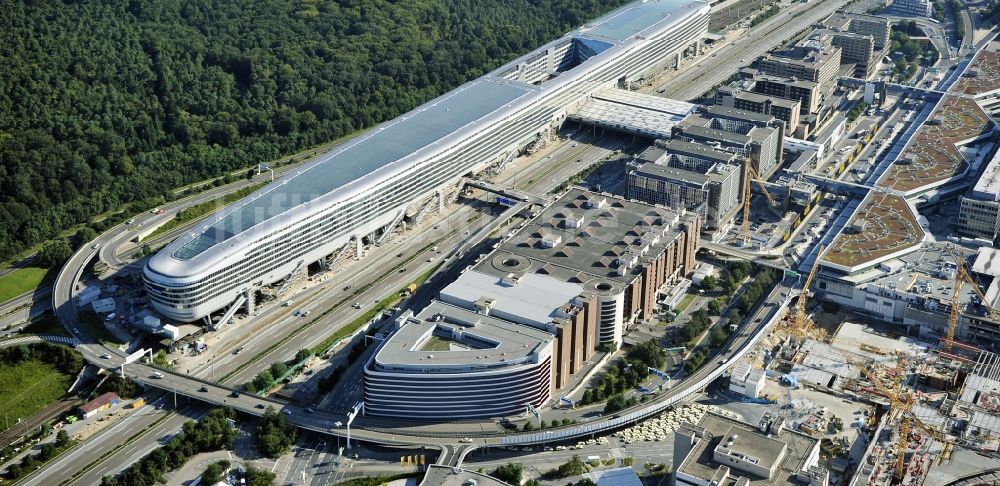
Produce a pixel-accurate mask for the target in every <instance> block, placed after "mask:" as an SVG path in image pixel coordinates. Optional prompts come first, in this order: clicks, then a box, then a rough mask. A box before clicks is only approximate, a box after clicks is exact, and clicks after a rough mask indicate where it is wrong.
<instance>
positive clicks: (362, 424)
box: [125, 276, 799, 465]
mask: <svg viewBox="0 0 1000 486" xmlns="http://www.w3.org/2000/svg"><path fill="white" fill-rule="evenodd" d="M798 280H799V279H798V278H797V277H794V276H786V277H785V278H784V279H783V280H782V282H781V283H780V284H779V285H777V286H775V287H774V288H773V290H772V291H771V292H770V293H769V294H768V295H767V297H766V298H765V300H764V301H762V302H761V303H759V304H758V306H757V307H756V308H755V309H754V310H753V311H751V313H750V316H748V317H747V318H746V319H745V320H744V322H743V324H741V326H740V328H739V329H737V331H736V332H734V333H733V334H732V335H731V336H730V339H729V341H728V342H727V343H726V345H725V346H724V348H723V350H722V352H721V353H720V354H719V355H718V356H716V357H715V358H713V359H714V360H713V361H712V362H711V363H709V364H707V365H706V366H704V367H702V368H701V369H699V370H698V371H696V372H694V373H693V374H691V375H690V376H687V377H685V378H684V380H682V381H680V382H678V383H677V384H676V385H675V386H674V387H673V388H672V389H670V390H669V391H667V392H666V393H664V394H663V395H660V396H659V397H656V398H654V399H653V400H651V401H649V402H647V403H645V404H642V405H640V406H637V407H633V408H632V409H629V410H625V411H623V412H622V413H621V414H619V415H617V416H615V417H609V418H602V419H598V420H594V421H589V422H585V423H581V424H576V425H572V426H568V427H559V428H554V429H550V430H546V431H543V432H537V433H506V434H505V433H503V432H502V431H500V430H494V431H491V430H482V431H480V432H478V433H475V432H472V431H470V430H468V429H455V428H453V426H452V424H437V425H431V424H429V425H427V426H421V425H420V424H398V426H396V427H393V428H382V427H379V426H378V425H376V424H379V425H381V424H382V423H383V422H381V421H378V420H371V419H368V418H367V417H360V416H359V417H358V418H357V419H356V420H355V421H354V422H353V424H352V426H351V430H350V436H351V438H352V439H355V440H363V441H366V442H374V443H379V444H387V445H398V446H421V445H422V446H450V448H448V449H447V451H448V453H447V454H446V456H447V457H446V463H450V464H452V465H455V464H456V463H458V462H459V461H460V459H461V458H462V457H463V456H464V454H465V453H467V452H468V451H470V450H472V449H474V448H477V447H485V446H498V445H503V446H506V445H531V444H542V443H550V442H558V441H565V440H570V439H574V438H577V437H583V436H587V435H591V434H594V433H602V432H606V431H611V430H615V429H618V428H621V427H626V426H628V425H631V424H633V423H635V422H638V421H641V420H645V419H647V418H649V417H652V416H654V415H656V414H658V413H660V412H662V411H663V410H666V408H667V407H670V406H672V405H674V404H676V403H678V402H680V401H682V400H684V399H686V398H687V397H688V396H689V395H691V394H692V393H697V392H699V391H701V390H703V389H704V388H705V387H707V386H708V385H709V384H710V383H711V382H712V381H714V380H715V379H717V378H719V377H720V376H721V375H722V374H723V373H725V371H726V370H727V369H728V368H729V367H730V366H732V365H733V364H735V363H736V362H737V361H739V360H740V359H741V358H743V357H744V356H745V355H746V354H747V353H748V352H750V350H751V349H753V347H754V346H755V345H756V344H757V342H758V341H759V340H760V339H761V338H762V337H763V336H765V335H766V334H767V333H768V332H769V331H770V329H771V327H772V326H774V325H775V324H776V323H777V322H778V321H779V320H780V319H781V318H782V317H784V315H785V312H786V310H787V305H788V303H789V302H790V301H791V299H793V298H794V297H796V296H797V295H798V294H799V290H798V289H796V288H795V287H796V286H797V285H798ZM125 373H126V376H128V377H129V378H131V379H133V380H135V381H137V382H139V383H142V384H143V385H145V386H150V387H154V388H157V389H160V390H164V391H166V392H169V393H177V394H179V395H184V396H186V397H190V398H192V399H195V400H199V401H202V402H206V403H210V404H213V405H222V406H230V407H233V408H235V409H237V410H239V411H241V412H244V413H247V414H250V415H257V416H260V415H262V414H263V413H264V411H265V410H266V408H267V407H268V406H271V407H274V408H275V409H278V410H280V411H281V413H284V414H286V415H287V416H288V420H289V423H291V424H293V425H295V426H296V427H299V428H301V429H304V430H310V431H313V432H317V433H322V434H330V435H335V436H340V437H346V436H347V435H348V430H347V427H346V423H347V416H346V415H345V414H337V413H330V412H326V411H319V410H316V411H313V412H309V410H308V409H306V408H305V407H301V406H297V405H293V404H289V403H285V402H280V401H277V400H272V399H268V398H262V397H258V396H253V395H247V394H238V395H237V394H235V393H234V392H233V389H232V388H229V387H226V386H223V385H220V384H217V383H213V382H210V381H206V380H200V379H196V378H193V377H190V376H186V375H182V374H177V373H173V372H170V371H166V370H161V369H159V368H156V367H153V366H149V365H145V364H138V363H137V364H130V365H126V369H125ZM458 425H461V424H458ZM466 437H468V438H470V440H471V441H472V442H471V443H468V444H466V445H464V446H459V447H454V446H455V444H457V443H459V442H460V440H462V439H463V438H466Z"/></svg>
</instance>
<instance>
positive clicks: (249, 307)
mask: <svg viewBox="0 0 1000 486" xmlns="http://www.w3.org/2000/svg"><path fill="white" fill-rule="evenodd" d="M244 297H246V299H247V303H246V309H247V315H248V316H249V315H252V314H253V307H254V298H253V287H250V288H248V289H246V293H245V294H244Z"/></svg>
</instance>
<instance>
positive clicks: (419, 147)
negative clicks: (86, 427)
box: [144, 0, 710, 321]
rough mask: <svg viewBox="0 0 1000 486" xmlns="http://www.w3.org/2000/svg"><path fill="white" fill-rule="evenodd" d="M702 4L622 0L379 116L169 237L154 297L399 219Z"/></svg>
mask: <svg viewBox="0 0 1000 486" xmlns="http://www.w3.org/2000/svg"><path fill="white" fill-rule="evenodd" d="M709 10H710V8H709V5H708V3H705V2H698V1H696V2H692V1H689V0H646V1H643V2H636V3H633V4H630V5H627V6H625V7H622V8H620V9H618V10H615V11H614V12H611V13H610V14H608V15H606V16H604V17H602V18H600V19H598V20H596V21H594V22H592V23H590V24H588V25H585V26H583V27H581V28H579V29H577V30H575V31H573V32H571V33H569V34H567V35H566V36H564V37H562V38H560V39H558V40H555V41H553V42H550V43H548V44H546V45H545V46H542V47H540V48H539V49H537V50H535V51H533V52H532V53H530V54H527V55H525V56H522V57H521V58H519V59H517V60H515V61H513V62H511V63H509V64H507V65H505V66H503V67H501V68H500V69H498V70H496V71H493V72H491V73H489V74H487V75H485V76H483V77H481V78H479V79H477V80H475V81H472V82H469V83H466V84H465V85H462V86H460V87H459V88H457V89H455V90H453V91H451V92H449V93H447V94H445V95H442V96H440V97H438V98H436V99H434V100H432V101H430V102H428V103H426V104H424V105H422V106H420V107H419V108H417V109H415V110H413V111H411V112H409V113H407V114H405V115H403V116H400V117H399V118H396V119H395V120H392V121H390V122H387V123H385V124H382V125H380V126H378V127H375V128H374V129H372V130H371V131H370V132H369V133H368V134H366V135H365V136H363V137H360V138H358V139H356V140H354V141H352V142H350V143H348V144H346V145H345V146H343V147H341V148H339V149H338V150H336V151H334V152H331V153H329V154H326V155H324V156H321V157H319V158H317V159H316V160H314V161H312V162H311V163H309V164H308V165H306V166H303V167H301V168H299V169H298V170H296V171H295V172H294V173H292V174H289V175H287V176H285V177H283V178H282V179H280V180H278V181H276V182H274V183H273V184H270V185H268V186H267V187H265V188H263V189H261V190H260V191H257V192H256V193H254V194H252V195H250V196H248V197H246V198H245V199H243V200H240V201H238V202H236V203H234V204H232V205H230V206H228V207H226V208H224V209H222V210H221V211H219V212H218V213H216V214H214V215H212V216H211V217H210V218H209V219H208V220H206V222H205V223H204V224H202V225H200V226H198V227H196V228H195V229H194V231H193V232H192V233H190V234H187V235H185V236H183V237H181V238H178V239H177V240H175V241H174V242H172V243H171V244H169V245H167V247H166V248H164V249H163V250H162V251H160V252H159V253H158V254H156V255H155V256H154V257H153V258H152V259H151V260H150V261H149V264H148V265H147V266H146V268H145V271H144V280H145V284H146V289H147V291H148V293H149V296H150V299H151V301H152V302H153V304H154V305H155V307H156V309H157V310H158V311H159V312H161V313H162V314H164V315H165V316H167V317H169V318H171V319H176V320H180V321H194V320H196V319H199V318H201V317H203V316H206V315H208V314H210V313H212V312H214V311H217V310H219V309H222V308H224V307H227V306H229V305H231V304H233V303H237V302H239V300H240V299H241V298H243V296H245V295H246V294H247V293H249V292H250V291H252V290H253V289H255V288H260V287H261V286H265V285H269V284H272V283H274V282H277V281H279V280H282V279H284V278H286V277H287V276H288V275H289V274H290V273H292V272H293V271H294V270H295V269H296V268H297V267H300V266H301V265H304V264H309V263H311V262H314V261H317V260H319V259H321V258H323V257H325V256H327V255H330V254H331V253H334V252H335V251H336V250H337V249H338V248H340V247H343V246H344V245H345V244H347V243H348V242H350V241H351V238H352V237H358V238H360V237H363V236H365V235H367V234H370V233H372V232H375V231H377V230H379V229H381V228H383V227H384V226H386V225H389V224H390V223H393V222H394V221H396V220H397V219H398V218H399V217H401V216H402V214H404V213H405V211H406V209H407V208H408V206H409V205H411V204H416V203H418V202H420V201H422V200H424V199H426V198H428V197H430V196H432V195H433V194H434V193H435V192H436V191H438V190H441V189H443V188H446V187H448V186H449V185H452V184H454V183H456V182H457V181H458V180H459V179H460V178H461V177H463V176H465V175H467V174H469V173H472V172H477V171H479V170H482V169H484V168H486V167H488V166H489V165H490V164H492V163H495V162H497V161H498V159H500V158H501V157H505V156H506V155H507V154H509V153H510V152H511V151H513V150H518V149H520V148H523V147H525V146H526V145H528V144H530V143H531V142H533V141H535V140H538V139H539V138H540V137H544V136H548V134H549V133H551V130H553V129H555V128H558V126H559V125H561V123H562V122H563V120H565V118H566V115H567V111H568V110H569V109H571V108H572V107H573V106H575V105H576V104H577V103H578V102H580V101H582V100H584V99H585V98H586V97H587V96H589V95H590V94H591V93H593V92H595V91H597V90H599V89H604V88H607V87H613V86H616V85H622V84H624V83H627V82H629V81H631V80H635V79H639V78H642V77H643V76H644V75H645V74H647V73H650V72H652V71H653V70H659V69H663V68H664V67H665V66H667V65H672V64H673V63H674V62H676V55H677V54H678V53H680V52H682V51H683V50H684V49H685V48H687V47H689V46H691V45H692V44H693V43H695V42H697V41H698V40H699V39H700V38H701V37H702V36H703V35H704V34H705V32H706V30H707V28H708V16H709Z"/></svg>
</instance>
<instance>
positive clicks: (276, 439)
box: [256, 407, 295, 458]
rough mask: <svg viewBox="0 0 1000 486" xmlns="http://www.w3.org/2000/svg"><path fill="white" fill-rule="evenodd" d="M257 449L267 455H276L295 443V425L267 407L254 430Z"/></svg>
mask: <svg viewBox="0 0 1000 486" xmlns="http://www.w3.org/2000/svg"><path fill="white" fill-rule="evenodd" d="M256 438H257V450H258V451H260V453H261V454H263V455H265V456H267V457H272V458H273V457H278V456H280V455H282V454H284V453H285V452H287V451H288V449H290V448H291V447H292V444H293V443H295V427H292V426H291V425H289V424H288V421H287V420H285V416H284V415H282V414H280V413H278V412H276V411H275V410H274V408H271V407H268V408H267V410H265V411H264V417H263V419H261V422H260V424H259V425H257V430H256Z"/></svg>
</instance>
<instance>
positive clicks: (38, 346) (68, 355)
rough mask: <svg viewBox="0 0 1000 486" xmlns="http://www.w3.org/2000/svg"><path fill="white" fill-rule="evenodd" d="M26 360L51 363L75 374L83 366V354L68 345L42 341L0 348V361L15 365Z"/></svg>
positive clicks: (64, 371)
mask: <svg viewBox="0 0 1000 486" xmlns="http://www.w3.org/2000/svg"><path fill="white" fill-rule="evenodd" d="M25 361H40V362H42V363H49V364H52V365H54V366H55V367H56V369H57V370H59V371H60V372H61V373H65V374H67V375H74V374H76V373H77V372H79V371H80V368H82V367H83V356H81V355H80V353H78V352H77V351H75V350H74V349H72V348H68V347H66V346H59V345H56V344H50V343H46V342H41V343H33V344H20V345H17V346H11V347H9V348H0V363H3V364H4V365H7V366H15V365H17V364H20V363H23V362H25Z"/></svg>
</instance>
